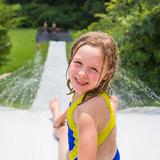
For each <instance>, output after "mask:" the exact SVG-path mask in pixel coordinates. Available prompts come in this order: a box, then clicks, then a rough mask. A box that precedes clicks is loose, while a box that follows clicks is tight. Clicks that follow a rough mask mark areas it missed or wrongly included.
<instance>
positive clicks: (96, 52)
mask: <svg viewBox="0 0 160 160" xmlns="http://www.w3.org/2000/svg"><path fill="white" fill-rule="evenodd" d="M74 57H81V58H83V57H84V58H98V59H102V51H101V49H100V48H98V47H93V46H90V45H84V46H82V47H80V48H79V49H78V50H77V51H76V53H75V56H74Z"/></svg>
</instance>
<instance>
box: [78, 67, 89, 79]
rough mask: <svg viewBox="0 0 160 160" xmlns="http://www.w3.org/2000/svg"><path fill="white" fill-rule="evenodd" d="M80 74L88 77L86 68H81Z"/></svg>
mask: <svg viewBox="0 0 160 160" xmlns="http://www.w3.org/2000/svg"><path fill="white" fill-rule="evenodd" d="M78 75H79V76H80V77H82V78H83V77H86V76H87V73H86V71H85V69H81V70H80V71H79V72H78Z"/></svg>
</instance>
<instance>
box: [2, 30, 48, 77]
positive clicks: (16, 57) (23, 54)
mask: <svg viewBox="0 0 160 160" xmlns="http://www.w3.org/2000/svg"><path fill="white" fill-rule="evenodd" d="M35 34H36V29H12V30H10V31H9V37H10V40H11V44H12V48H11V50H10V54H9V55H8V56H7V58H8V62H7V64H6V65H5V66H3V67H1V68H0V74H2V73H6V72H13V71H15V70H17V69H18V68H20V67H21V66H23V65H24V64H26V63H27V62H28V60H31V59H33V58H34V57H35V54H36V43H35ZM47 47H48V45H47ZM47 47H46V45H45V47H43V48H45V51H46V50H47ZM45 53H46V52H45Z"/></svg>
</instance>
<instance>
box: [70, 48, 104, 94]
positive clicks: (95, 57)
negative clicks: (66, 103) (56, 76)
mask: <svg viewBox="0 0 160 160" xmlns="http://www.w3.org/2000/svg"><path fill="white" fill-rule="evenodd" d="M102 68H103V56H102V52H101V49H99V48H95V47H93V46H90V45H83V46H82V47H80V48H79V49H78V50H77V52H76V54H75V55H74V57H73V59H72V61H71V63H70V66H69V69H68V78H69V79H70V82H71V86H72V87H73V90H74V91H75V92H76V93H77V94H78V95H82V94H85V93H86V92H88V91H90V90H92V89H94V88H96V87H97V86H98V85H99V84H100V82H101V81H102V80H103V79H104V76H105V73H106V70H107V68H106V65H104V68H103V70H102Z"/></svg>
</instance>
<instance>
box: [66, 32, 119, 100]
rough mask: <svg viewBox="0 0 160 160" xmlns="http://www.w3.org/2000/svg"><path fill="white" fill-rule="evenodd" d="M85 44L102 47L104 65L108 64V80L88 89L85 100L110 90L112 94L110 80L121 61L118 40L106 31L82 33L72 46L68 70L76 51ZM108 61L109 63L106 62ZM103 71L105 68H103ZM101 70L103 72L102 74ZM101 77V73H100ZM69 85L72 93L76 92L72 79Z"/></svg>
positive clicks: (68, 81) (68, 82)
mask: <svg viewBox="0 0 160 160" xmlns="http://www.w3.org/2000/svg"><path fill="white" fill-rule="evenodd" d="M84 45H90V46H93V47H95V48H100V49H101V51H102V56H103V66H104V65H105V64H107V69H108V71H107V73H106V74H107V78H106V80H102V81H101V82H100V84H99V85H98V86H97V87H96V88H94V89H92V90H90V91H88V92H87V93H86V94H85V95H84V98H83V102H84V101H86V100H88V99H90V98H92V97H95V96H96V95H98V94H99V93H102V92H106V91H107V92H108V94H110V91H111V90H110V87H109V82H110V80H111V79H112V77H113V75H114V72H115V69H116V67H117V65H118V62H119V54H118V47H117V44H116V42H115V41H114V39H113V38H112V37H111V36H109V35H108V34H106V33H103V32H88V33H86V34H84V35H82V36H81V37H80V38H79V39H77V41H75V43H74V44H73V46H72V49H71V55H70V59H69V65H68V68H67V71H68V69H69V67H70V64H71V62H72V60H73V57H74V56H75V54H76V52H77V51H78V49H79V48H80V47H82V46H84ZM106 61H107V63H105V62H106ZM102 71H103V68H102ZM102 71H101V74H102ZM100 77H101V75H100ZM67 86H68V88H69V89H70V93H69V94H71V93H74V90H73V88H72V87H71V86H70V80H69V79H67Z"/></svg>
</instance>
